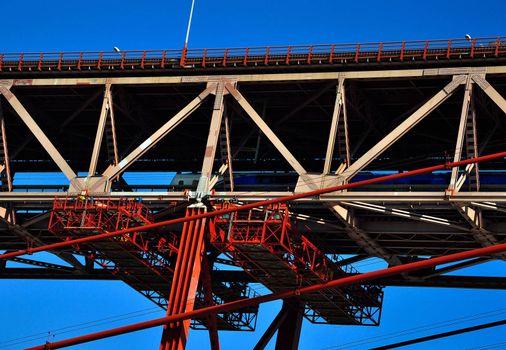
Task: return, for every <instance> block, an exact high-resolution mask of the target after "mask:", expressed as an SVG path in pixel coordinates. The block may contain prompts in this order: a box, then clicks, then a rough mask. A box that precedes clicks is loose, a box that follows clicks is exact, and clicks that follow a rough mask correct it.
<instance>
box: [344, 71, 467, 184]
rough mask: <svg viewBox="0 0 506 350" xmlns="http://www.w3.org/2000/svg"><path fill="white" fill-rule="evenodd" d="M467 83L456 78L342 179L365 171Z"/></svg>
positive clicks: (354, 164) (374, 147) (368, 153)
mask: <svg viewBox="0 0 506 350" xmlns="http://www.w3.org/2000/svg"><path fill="white" fill-rule="evenodd" d="M465 81H466V77H465V76H462V75H459V76H456V77H454V79H453V80H452V81H451V82H450V83H449V84H448V85H446V86H445V87H444V88H443V89H442V90H441V91H439V92H438V93H437V94H436V95H434V96H433V97H432V98H430V99H429V100H428V101H427V102H425V103H424V104H423V105H422V106H421V107H420V108H418V109H417V110H416V111H415V112H414V113H412V114H411V115H410V116H409V117H408V118H407V119H406V120H404V121H403V122H402V123H401V124H399V125H398V126H397V127H396V128H395V129H394V130H392V131H391V132H390V133H389V134H388V135H387V136H385V137H384V138H383V139H382V140H381V141H379V142H378V143H377V144H376V145H374V146H373V147H372V148H371V149H369V150H368V151H367V152H366V153H365V154H364V155H362V156H361V157H360V158H359V159H358V160H356V161H355V162H354V163H353V164H352V165H351V166H350V167H348V169H346V170H345V171H344V172H342V173H341V175H340V177H341V178H342V179H343V181H345V180H349V179H350V178H352V177H353V176H355V175H356V174H357V173H358V172H359V171H360V170H362V169H364V168H365V167H366V166H367V165H368V164H369V163H371V162H372V161H373V160H374V159H375V158H376V157H378V156H379V155H381V154H382V153H383V152H384V151H385V150H387V149H388V147H390V146H391V145H392V144H394V143H395V142H396V141H397V140H398V139H399V138H401V137H402V136H403V135H404V134H406V133H407V132H408V131H409V130H411V129H412V128H413V127H414V126H415V125H417V124H418V123H419V122H420V121H422V120H423V119H424V118H425V117H426V116H427V115H428V114H429V113H430V112H432V111H433V110H434V109H436V108H437V107H438V106H439V105H441V104H442V103H443V102H444V101H446V100H447V99H448V98H449V97H450V96H451V95H452V94H453V92H454V91H455V90H456V89H457V88H458V87H459V86H460V85H461V84H463V83H465Z"/></svg>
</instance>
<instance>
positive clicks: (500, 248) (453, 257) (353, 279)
mask: <svg viewBox="0 0 506 350" xmlns="http://www.w3.org/2000/svg"><path fill="white" fill-rule="evenodd" d="M505 251H506V243H502V244H497V245H494V246H490V247H485V248H478V249H473V250H469V251H466V252H460V253H455V254H450V255H446V256H440V257H437V258H431V259H427V260H422V261H417V262H413V263H408V264H404V265H397V266H393V267H389V268H385V269H381V270H377V271H373V272H368V273H364V274H361V275H354V276H350V277H344V278H340V279H336V280H332V281H329V282H326V283H321V284H315V285H312V286H307V287H303V288H298V289H295V290H289V291H284V292H277V293H272V294H266V295H262V296H258V297H254V298H249V299H241V300H237V301H233V302H229V303H225V304H220V305H214V306H210V307H206V308H202V309H198V310H194V311H190V312H186V313H182V314H178V315H172V316H166V317H161V318H157V319H154V320H150V321H144V322H140V323H136V324H131V325H128V326H123V327H117V328H113V329H109V330H105V331H101V332H96V333H91V334H87V335H82V336H79V337H75V338H70V339H66V340H61V341H57V342H53V343H46V344H44V345H39V346H35V347H32V348H28V349H27V350H48V349H60V348H64V347H68V346H72V345H77V344H82V343H87V342H91V341H94V340H98V339H103V338H108V337H113V336H116V335H120V334H125V333H130V332H135V331H140V330H143V329H147V328H152V327H157V326H161V325H165V324H170V323H174V322H181V321H183V320H188V319H192V318H204V317H207V315H209V314H211V313H213V314H216V313H223V312H229V311H233V310H237V309H241V308H245V307H250V306H254V305H258V304H262V303H267V302H270V301H274V300H279V299H288V298H297V297H299V296H301V295H304V294H307V293H314V292H317V291H320V290H323V289H329V288H337V287H346V286H350V285H354V284H362V283H364V282H368V281H372V280H376V279H380V278H385V277H390V276H395V275H400V274H403V273H409V272H412V271H417V270H422V269H426V268H431V267H435V266H437V265H443V264H449V263H452V262H457V261H461V260H466V259H472V258H477V257H480V256H489V255H493V254H498V253H502V252H505Z"/></svg>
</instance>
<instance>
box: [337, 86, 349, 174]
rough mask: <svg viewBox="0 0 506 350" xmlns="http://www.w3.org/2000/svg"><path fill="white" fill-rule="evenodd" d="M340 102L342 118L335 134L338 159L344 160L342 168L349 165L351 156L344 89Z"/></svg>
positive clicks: (343, 89)
mask: <svg viewBox="0 0 506 350" xmlns="http://www.w3.org/2000/svg"><path fill="white" fill-rule="evenodd" d="M341 91H342V92H341V94H342V95H341V102H342V104H343V112H342V113H343V117H342V118H341V122H340V123H338V125H337V127H338V130H337V134H338V137H339V139H338V144H337V146H338V149H339V157H341V158H342V159H344V163H345V164H344V166H345V167H349V166H350V164H351V156H350V138H349V133H348V107H347V105H348V103H347V102H346V90H345V88H344V85H343V88H342V89H341Z"/></svg>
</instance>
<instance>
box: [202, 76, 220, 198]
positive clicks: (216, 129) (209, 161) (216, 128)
mask: <svg viewBox="0 0 506 350" xmlns="http://www.w3.org/2000/svg"><path fill="white" fill-rule="evenodd" d="M224 90H225V85H224V83H220V84H218V86H216V90H215V99H214V107H213V113H212V116H211V124H210V126H209V134H208V136H207V143H206V149H205V152H204V161H203V162H202V172H201V177H200V180H199V184H198V186H197V192H199V191H200V192H202V193H207V192H208V191H209V190H210V189H211V187H210V185H209V182H210V179H211V175H212V173H213V165H214V157H215V155H216V148H217V147H218V138H219V136H220V127H221V121H222V119H223V110H224V101H223V98H224V93H225V91H224Z"/></svg>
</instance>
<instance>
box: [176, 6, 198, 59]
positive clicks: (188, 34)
mask: <svg viewBox="0 0 506 350" xmlns="http://www.w3.org/2000/svg"><path fill="white" fill-rule="evenodd" d="M194 7H195V0H192V6H191V8H190V16H189V18H188V27H187V28H186V37H185V40H184V46H183V52H182V53H181V61H180V62H179V64H180V66H181V67H184V66H185V64H186V54H187V52H188V38H189V37H190V28H191V24H192V17H193V8H194Z"/></svg>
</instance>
